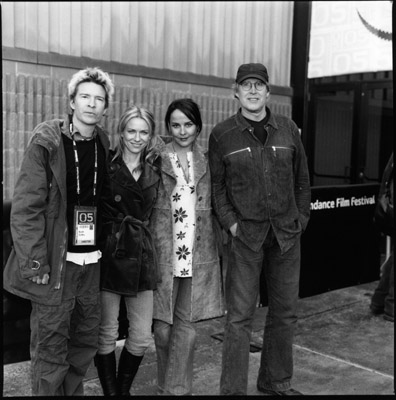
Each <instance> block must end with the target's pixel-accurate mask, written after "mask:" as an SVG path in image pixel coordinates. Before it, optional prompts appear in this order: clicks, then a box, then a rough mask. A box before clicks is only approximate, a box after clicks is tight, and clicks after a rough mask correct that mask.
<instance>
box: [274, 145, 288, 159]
mask: <svg viewBox="0 0 396 400" xmlns="http://www.w3.org/2000/svg"><path fill="white" fill-rule="evenodd" d="M271 147H272V150H273V151H274V156H275V157H276V149H284V150H291V148H290V147H285V146H271Z"/></svg>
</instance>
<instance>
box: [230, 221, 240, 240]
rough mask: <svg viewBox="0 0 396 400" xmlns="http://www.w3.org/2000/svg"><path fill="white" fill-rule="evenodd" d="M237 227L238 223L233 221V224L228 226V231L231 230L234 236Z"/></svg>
mask: <svg viewBox="0 0 396 400" xmlns="http://www.w3.org/2000/svg"><path fill="white" fill-rule="evenodd" d="M237 227H238V224H237V223H236V222H235V224H234V225H232V226H231V228H230V232H231V235H232V236H233V237H235V236H236V231H237Z"/></svg>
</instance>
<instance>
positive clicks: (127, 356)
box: [117, 347, 143, 396]
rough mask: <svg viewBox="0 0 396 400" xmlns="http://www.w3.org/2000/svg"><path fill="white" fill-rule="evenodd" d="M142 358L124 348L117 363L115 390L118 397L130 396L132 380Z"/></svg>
mask: <svg viewBox="0 0 396 400" xmlns="http://www.w3.org/2000/svg"><path fill="white" fill-rule="evenodd" d="M142 360H143V356H134V355H133V354H131V353H129V352H128V351H127V349H126V348H125V347H124V348H123V349H122V352H121V355H120V360H119V362H118V375H117V390H118V394H119V395H120V396H130V393H129V390H130V389H131V386H132V382H133V379H134V378H135V375H136V373H137V371H138V369H139V365H140V363H141V361H142Z"/></svg>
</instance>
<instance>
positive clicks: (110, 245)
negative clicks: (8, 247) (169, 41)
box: [95, 106, 163, 396]
mask: <svg viewBox="0 0 396 400" xmlns="http://www.w3.org/2000/svg"><path fill="white" fill-rule="evenodd" d="M115 141H116V144H115V149H114V150H113V151H111V153H110V161H109V166H108V170H109V172H108V177H107V178H108V180H107V182H108V184H109V186H110V189H109V190H108V193H109V195H108V196H106V197H104V198H103V210H104V215H103V219H104V229H105V232H106V244H105V246H104V251H103V259H102V270H101V303H102V320H101V325H100V330H99V349H98V352H97V355H96V356H95V365H96V367H97V370H98V376H99V380H100V382H101V385H102V389H103V393H104V395H105V396H112V395H114V396H115V395H121V396H129V390H130V387H131V385H132V382H133V379H134V377H135V375H136V373H137V371H138V368H139V365H140V363H141V361H142V359H143V356H144V353H145V351H146V349H147V347H148V346H149V344H150V343H151V341H152V331H151V326H152V315H153V290H154V289H155V288H156V284H157V279H158V274H157V259H156V255H155V249H154V247H153V244H152V239H151V234H150V231H149V230H148V228H147V225H148V219H149V217H150V214H151V212H152V208H153V205H154V203H155V200H156V197H157V190H158V185H159V179H160V178H159V168H158V167H159V161H160V158H159V157H158V156H159V153H160V147H161V144H163V142H162V140H161V139H160V138H159V136H158V135H157V134H156V133H155V122H154V117H153V115H152V114H151V112H149V111H147V110H146V109H144V108H139V107H136V106H133V107H130V108H128V109H127V110H126V111H125V112H124V113H123V115H122V116H121V118H120V121H119V124H118V130H117V133H116V136H115ZM122 298H124V300H125V305H126V311H127V318H128V322H129V327H128V337H127V338H126V340H125V345H124V348H123V349H122V352H121V355H120V359H119V363H118V374H117V375H116V356H115V348H116V340H117V339H118V335H119V333H118V326H119V323H118V316H119V311H120V301H121V300H122Z"/></svg>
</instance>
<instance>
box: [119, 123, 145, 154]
mask: <svg viewBox="0 0 396 400" xmlns="http://www.w3.org/2000/svg"><path fill="white" fill-rule="evenodd" d="M121 139H122V141H123V143H124V148H125V150H126V151H128V152H129V153H132V154H136V155H137V154H140V153H141V152H142V151H143V150H144V149H145V148H146V147H147V145H148V143H149V141H150V129H149V126H148V125H147V122H146V121H145V120H143V119H141V118H132V119H131V120H129V122H128V123H127V124H126V126H125V129H124V131H123V132H122V134H121Z"/></svg>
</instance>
